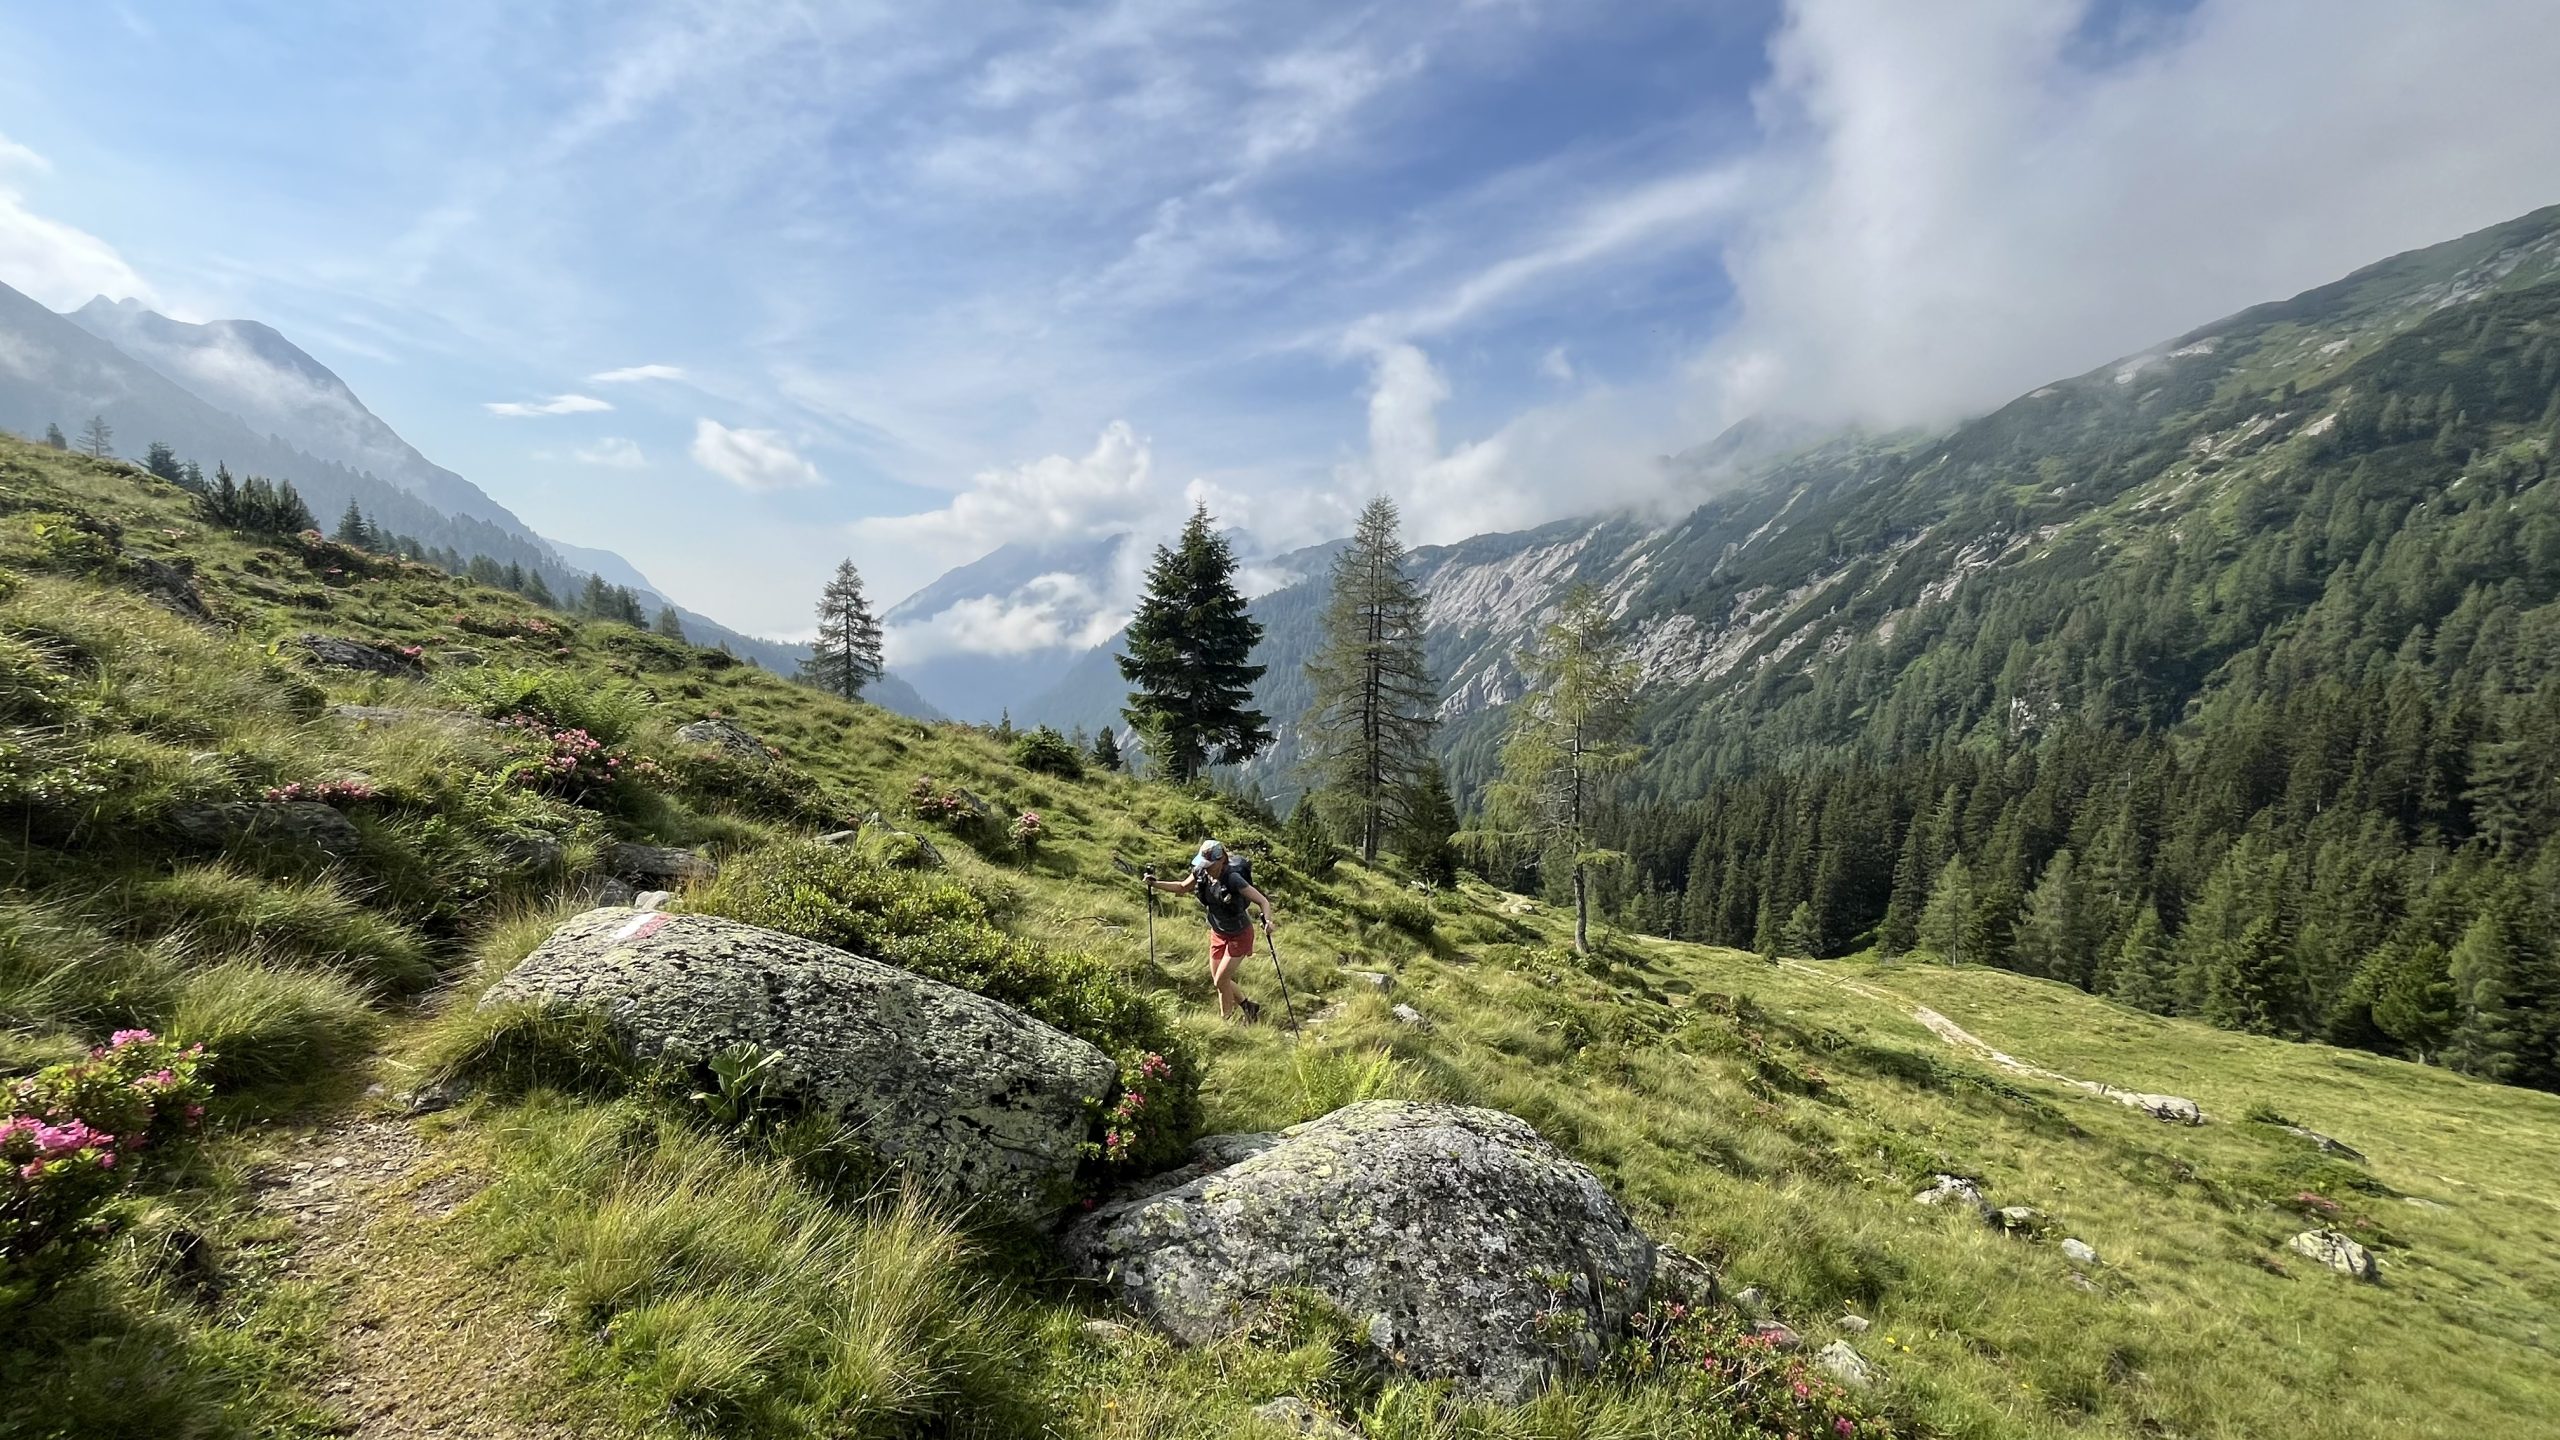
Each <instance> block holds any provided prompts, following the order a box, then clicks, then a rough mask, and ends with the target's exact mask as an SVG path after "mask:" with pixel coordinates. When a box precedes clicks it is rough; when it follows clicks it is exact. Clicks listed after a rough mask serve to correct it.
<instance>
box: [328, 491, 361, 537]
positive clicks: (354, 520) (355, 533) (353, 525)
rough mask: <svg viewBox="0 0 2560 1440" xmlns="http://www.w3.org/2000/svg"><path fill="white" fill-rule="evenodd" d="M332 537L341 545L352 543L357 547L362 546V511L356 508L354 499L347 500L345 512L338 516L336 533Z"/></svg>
mask: <svg viewBox="0 0 2560 1440" xmlns="http://www.w3.org/2000/svg"><path fill="white" fill-rule="evenodd" d="M332 538H333V539H335V540H336V541H337V542H338V543H339V544H341V545H353V546H356V547H357V548H359V549H361V548H363V546H364V511H362V510H361V509H358V508H357V506H356V502H355V501H353V500H349V501H348V502H347V508H346V513H344V514H342V515H340V516H339V517H338V529H337V533H336V534H335V535H334V536H333V537H332Z"/></svg>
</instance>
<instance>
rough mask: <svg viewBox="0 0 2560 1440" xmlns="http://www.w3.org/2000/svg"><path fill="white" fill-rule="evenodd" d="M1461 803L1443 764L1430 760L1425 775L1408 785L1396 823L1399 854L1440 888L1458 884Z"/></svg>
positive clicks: (1423, 769)
mask: <svg viewBox="0 0 2560 1440" xmlns="http://www.w3.org/2000/svg"><path fill="white" fill-rule="evenodd" d="M1457 836H1458V802H1457V799H1456V797H1454V796H1452V795H1451V794H1450V793H1449V779H1448V777H1447V776H1446V775H1444V774H1442V773H1441V770H1440V762H1439V761H1437V760H1426V761H1424V762H1423V765H1422V770H1421V773H1419V774H1417V775H1415V776H1414V777H1413V778H1412V779H1411V780H1409V781H1407V782H1406V800H1405V802H1404V805H1403V807H1402V813H1401V815H1400V816H1399V818H1398V819H1397V821H1396V835H1395V847H1396V853H1397V854H1398V855H1401V856H1403V857H1404V862H1405V863H1406V864H1407V865H1410V866H1412V867H1413V870H1414V873H1415V874H1417V875H1420V876H1421V877H1422V878H1424V879H1425V880H1429V881H1432V882H1433V883H1435V884H1440V885H1454V884H1456V883H1457V881H1458V844H1457Z"/></svg>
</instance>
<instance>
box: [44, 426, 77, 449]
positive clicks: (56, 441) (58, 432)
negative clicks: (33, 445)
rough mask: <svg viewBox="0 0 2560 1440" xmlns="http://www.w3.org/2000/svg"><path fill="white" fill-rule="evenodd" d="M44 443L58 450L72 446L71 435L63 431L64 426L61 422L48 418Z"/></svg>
mask: <svg viewBox="0 0 2560 1440" xmlns="http://www.w3.org/2000/svg"><path fill="white" fill-rule="evenodd" d="M44 443H46V444H47V445H50V446H52V447H53V448H54V449H56V450H68V449H70V448H71V437H69V436H67V435H65V434H63V433H62V427H61V426H60V425H59V424H57V423H55V422H53V421H50V420H48V421H46V422H45V427H44Z"/></svg>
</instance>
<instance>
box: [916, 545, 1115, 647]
mask: <svg viewBox="0 0 2560 1440" xmlns="http://www.w3.org/2000/svg"><path fill="white" fill-rule="evenodd" d="M1122 548H1123V549H1124V550H1134V549H1137V548H1138V547H1136V546H1135V545H1130V546H1124V547H1122ZM1134 593H1135V591H1134V587H1133V588H1132V590H1131V593H1130V594H1129V595H1106V594H1104V593H1103V592H1102V590H1101V589H1099V588H1097V587H1096V586H1095V585H1094V584H1093V583H1092V582H1091V581H1090V580H1087V579H1085V578H1083V577H1080V576H1076V575H1066V574H1057V575H1041V576H1037V577H1035V578H1033V579H1032V580H1031V581H1030V582H1029V583H1027V584H1025V585H1023V586H1022V587H1020V588H1019V589H1017V590H1015V591H1014V592H1013V593H1012V594H1010V595H975V596H971V597H970V598H968V599H965V600H961V601H957V602H955V603H953V604H951V605H949V606H947V607H945V608H944V609H942V610H941V611H939V612H937V613H935V614H933V615H930V616H927V617H926V618H925V619H922V620H918V621H912V622H909V623H906V624H901V625H896V626H892V627H890V629H889V632H888V633H887V634H886V635H884V636H883V637H882V639H881V643H882V647H883V649H884V651H885V653H886V655H887V657H888V660H889V663H890V664H892V665H912V664H915V663H917V662H919V661H923V660H929V659H932V658H933V657H935V656H937V655H951V654H965V655H1027V654H1030V653H1032V652H1034V651H1038V650H1055V649H1060V648H1074V649H1078V650H1089V649H1091V648H1093V647H1094V646H1096V645H1099V644H1101V643H1102V642H1103V641H1105V640H1108V639H1110V638H1111V637H1112V635H1113V634H1115V633H1116V632H1117V631H1118V630H1119V629H1120V627H1121V626H1123V625H1125V624H1127V623H1128V621H1129V614H1130V611H1131V608H1132V599H1133V597H1134Z"/></svg>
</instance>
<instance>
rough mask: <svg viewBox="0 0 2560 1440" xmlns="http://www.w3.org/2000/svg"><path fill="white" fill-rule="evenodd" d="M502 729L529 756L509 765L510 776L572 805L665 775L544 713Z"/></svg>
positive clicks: (509, 719)
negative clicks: (555, 723) (548, 718)
mask: <svg viewBox="0 0 2560 1440" xmlns="http://www.w3.org/2000/svg"><path fill="white" fill-rule="evenodd" d="M500 725H501V729H502V731H503V733H504V734H505V735H506V737H507V740H508V743H509V745H510V746H511V747H512V748H514V749H515V750H516V751H517V752H518V753H519V754H520V755H521V756H522V757H523V758H521V759H519V760H517V761H516V762H515V763H514V764H512V765H510V766H508V767H507V778H508V779H509V780H510V781H511V782H513V783H514V784H517V785H521V786H524V787H525V788H526V789H529V790H538V791H540V792H542V793H543V794H546V795H557V796H560V797H561V798H563V799H565V800H568V801H569V802H570V803H572V804H580V803H584V802H586V801H588V800H590V799H596V798H601V797H604V796H607V795H610V794H612V793H614V792H616V791H617V790H618V789H619V788H621V787H625V786H630V785H637V784H640V783H643V782H646V781H649V780H654V779H656V778H657V776H658V774H659V769H658V762H656V761H654V760H651V759H649V758H648V757H647V756H645V755H634V754H632V753H631V752H630V751H628V750H625V749H623V748H622V747H621V746H619V745H607V744H606V743H604V742H603V741H601V740H598V739H597V738H596V737H594V736H593V735H590V734H588V733H587V732H586V731H585V730H583V729H580V728H578V727H576V726H558V725H554V724H552V723H551V722H550V721H548V720H545V719H543V718H542V717H540V716H538V715H511V716H509V717H507V718H506V719H505V720H504V721H502V722H500Z"/></svg>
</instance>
